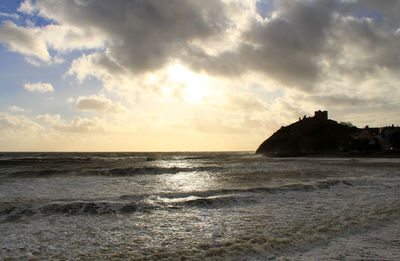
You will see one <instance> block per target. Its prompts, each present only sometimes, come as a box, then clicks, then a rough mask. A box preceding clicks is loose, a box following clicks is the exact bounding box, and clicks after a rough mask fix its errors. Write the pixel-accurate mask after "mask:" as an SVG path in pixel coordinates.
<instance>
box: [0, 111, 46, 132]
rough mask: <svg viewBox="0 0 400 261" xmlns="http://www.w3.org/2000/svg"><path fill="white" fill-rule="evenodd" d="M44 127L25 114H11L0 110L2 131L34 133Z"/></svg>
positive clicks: (0, 128)
mask: <svg viewBox="0 0 400 261" xmlns="http://www.w3.org/2000/svg"><path fill="white" fill-rule="evenodd" d="M41 130H43V127H42V126H41V125H39V124H37V123H36V122H34V121H32V120H31V119H29V118H27V117H26V116H24V115H11V114H8V113H4V112H0V133H11V134H12V133H22V132H24V133H27V135H30V136H32V135H34V134H36V133H37V132H39V131H41Z"/></svg>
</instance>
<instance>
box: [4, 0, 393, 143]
mask: <svg viewBox="0 0 400 261" xmlns="http://www.w3.org/2000/svg"><path fill="white" fill-rule="evenodd" d="M399 13H400V1H397V0H386V1H381V0H362V1H361V0H358V1H357V0H202V1H198V0H163V1H160V0H113V1H109V0H24V1H15V0H0V151H237V150H240V151H242V150H244V151H254V150H256V149H257V147H258V145H259V144H260V143H261V142H262V141H263V140H265V139H266V138H268V137H269V136H270V135H271V134H272V133H274V132H275V131H276V130H277V129H279V128H280V127H281V126H285V125H288V124H290V123H292V122H294V121H296V120H298V118H299V117H302V116H303V115H309V116H311V115H313V113H314V111H316V110H319V109H321V110H328V111H329V118H331V119H334V120H337V121H339V122H341V121H344V122H352V123H353V124H354V125H356V126H358V127H364V126H365V125H369V126H371V127H373V126H386V125H392V124H394V125H400V113H399V111H400V73H399V72H400V70H399V69H400V16H399V15H398V14H399Z"/></svg>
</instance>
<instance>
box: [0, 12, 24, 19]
mask: <svg viewBox="0 0 400 261" xmlns="http://www.w3.org/2000/svg"><path fill="white" fill-rule="evenodd" d="M0 16H3V17H9V18H14V19H19V15H17V14H9V13H3V12H0Z"/></svg>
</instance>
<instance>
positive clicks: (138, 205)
mask: <svg viewBox="0 0 400 261" xmlns="http://www.w3.org/2000/svg"><path fill="white" fill-rule="evenodd" d="M155 208H156V207H155V206H154V205H151V204H148V203H145V202H143V201H142V202H135V201H130V202H108V201H83V200H80V201H79V200H78V201H67V202H62V201H60V202H48V203H38V202H35V203H22V204H15V203H14V204H3V206H2V207H1V208H0V217H2V218H3V220H2V222H12V221H19V220H20V219H23V218H27V217H31V216H33V215H55V214H66V215H104V214H116V213H119V214H129V213H132V212H138V211H142V212H143V211H150V210H153V209H155Z"/></svg>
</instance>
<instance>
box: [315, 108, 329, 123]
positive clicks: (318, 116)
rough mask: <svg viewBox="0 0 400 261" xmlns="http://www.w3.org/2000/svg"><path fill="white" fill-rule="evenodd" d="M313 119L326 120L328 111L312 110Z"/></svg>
mask: <svg viewBox="0 0 400 261" xmlns="http://www.w3.org/2000/svg"><path fill="white" fill-rule="evenodd" d="M314 119H316V120H319V121H326V120H328V111H321V110H318V111H316V112H314Z"/></svg>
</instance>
